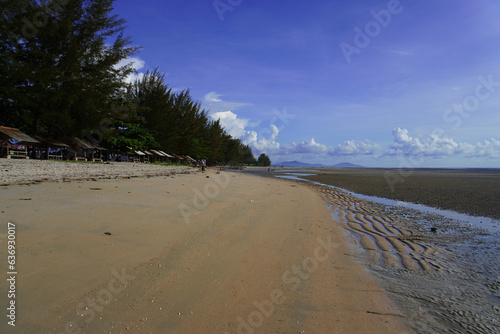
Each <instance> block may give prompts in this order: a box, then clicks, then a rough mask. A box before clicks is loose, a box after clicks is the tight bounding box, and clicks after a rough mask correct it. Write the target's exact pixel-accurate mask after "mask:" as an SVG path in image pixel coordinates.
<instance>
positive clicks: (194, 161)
mask: <svg viewBox="0 0 500 334" xmlns="http://www.w3.org/2000/svg"><path fill="white" fill-rule="evenodd" d="M186 160H187V162H188V164H189V165H190V166H196V160H194V159H193V158H191V157H190V156H189V155H186Z"/></svg>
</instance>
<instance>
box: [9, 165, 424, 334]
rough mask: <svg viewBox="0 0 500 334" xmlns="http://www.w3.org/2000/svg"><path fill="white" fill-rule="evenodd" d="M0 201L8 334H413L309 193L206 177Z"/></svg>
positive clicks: (83, 185) (85, 184) (126, 182)
mask: <svg viewBox="0 0 500 334" xmlns="http://www.w3.org/2000/svg"><path fill="white" fill-rule="evenodd" d="M207 176H208V178H207ZM0 198H1V203H2V208H1V210H2V213H1V216H2V222H3V223H2V226H3V227H2V229H1V230H0V240H1V242H0V245H2V246H1V248H0V258H1V259H3V260H2V267H1V269H2V271H3V272H4V273H6V272H7V268H6V264H5V263H6V259H7V247H6V241H7V222H11V223H14V224H15V226H16V227H15V228H16V242H17V244H16V247H17V253H16V259H17V267H16V270H17V276H16V297H15V301H16V307H17V308H16V327H15V328H13V327H11V326H9V325H7V321H6V320H5V315H2V318H3V320H2V321H1V322H0V332H1V333H411V332H412V330H411V329H410V327H409V325H408V323H407V320H408V319H406V317H405V316H404V315H403V314H402V313H401V312H400V311H399V310H398V308H397V307H396V306H395V304H394V303H393V302H392V301H391V300H390V299H389V298H388V296H387V293H386V291H385V290H384V289H383V288H382V287H381V285H379V284H378V283H377V281H376V280H375V279H374V278H372V277H371V276H370V275H369V274H368V273H367V272H366V270H365V267H363V265H362V264H361V262H359V261H357V260H356V259H357V255H356V254H355V252H353V249H352V247H351V246H350V245H349V243H348V242H347V241H346V237H345V235H344V230H343V228H342V226H341V223H340V222H338V221H336V220H335V219H334V217H333V216H332V211H330V209H329V208H328V206H327V205H326V203H325V202H324V201H323V200H322V198H321V196H320V194H319V193H318V192H317V191H315V190H314V189H312V188H311V187H307V186H304V185H300V184H293V183H290V182H286V181H281V180H273V179H268V178H260V177H257V176H249V175H244V174H238V173H231V172H226V171H223V172H221V174H216V171H215V170H209V171H208V172H207V173H206V174H202V173H200V172H198V171H196V172H195V173H193V174H190V175H187V174H177V175H173V174H170V175H169V176H157V177H150V178H133V179H114V180H109V179H108V180H107V179H102V180H100V179H96V180H95V181H86V180H85V181H72V182H43V183H39V184H36V185H31V186H27V185H10V186H4V187H0ZM362 218H363V217H359V220H353V223H355V224H358V227H356V226H353V228H359V227H360V226H362V224H365V223H364V222H363V220H362ZM354 219H357V218H354ZM367 219H369V218H367ZM360 224H361V225H360ZM370 226H371V227H370V228H373V229H380V228H382V229H384V228H388V227H387V226H386V227H384V222H383V221H382V222H380V221H376V222H371V225H370ZM363 233H371V234H372V235H376V234H377V231H376V230H374V231H372V230H365V231H364V232H363ZM401 233H402V234H404V233H403V232H401ZM378 247H380V248H383V247H393V246H391V245H387V244H385V245H384V244H379V245H378ZM394 247H395V248H394V251H393V252H394V254H396V253H397V252H398V248H397V247H398V246H397V245H394ZM416 247H417V246H416ZM417 252H418V254H419V256H420V257H424V254H425V250H424V249H420V248H418V249H417ZM409 261H410V262H411V261H413V262H411V265H412V266H418V265H419V264H418V263H419V262H418V258H417V259H414V258H412V259H410V260H409ZM8 290H9V286H8V284H7V281H6V280H2V281H1V282H0V299H1V300H2V304H3V305H7V302H8V301H7V295H8ZM3 309H4V311H3V312H4V313H6V312H7V311H6V310H5V308H3Z"/></svg>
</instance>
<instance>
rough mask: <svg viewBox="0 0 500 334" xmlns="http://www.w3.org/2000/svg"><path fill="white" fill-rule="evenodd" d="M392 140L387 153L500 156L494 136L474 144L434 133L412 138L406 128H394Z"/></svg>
mask: <svg viewBox="0 0 500 334" xmlns="http://www.w3.org/2000/svg"><path fill="white" fill-rule="evenodd" d="M392 134H393V136H394V142H393V144H392V145H391V146H390V147H389V151H388V152H387V154H388V155H395V154H404V155H413V156H424V157H444V156H452V155H455V156H464V157H487V158H499V157H500V141H499V140H496V139H494V138H491V139H489V140H484V141H483V142H478V143H476V144H469V143H461V142H456V141H455V140H454V139H453V138H449V137H440V136H438V135H435V134H431V135H429V136H428V137H427V138H424V139H420V138H413V137H411V136H410V135H409V133H408V130H407V129H400V128H396V129H394V130H393V131H392Z"/></svg>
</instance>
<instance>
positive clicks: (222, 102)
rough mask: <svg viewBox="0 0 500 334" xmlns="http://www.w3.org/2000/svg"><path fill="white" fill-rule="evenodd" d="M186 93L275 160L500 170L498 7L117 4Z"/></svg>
mask: <svg viewBox="0 0 500 334" xmlns="http://www.w3.org/2000/svg"><path fill="white" fill-rule="evenodd" d="M114 7H115V13H116V14H118V15H119V16H121V17H122V18H124V19H126V20H127V21H128V23H127V27H128V28H127V30H126V34H127V35H129V36H131V38H132V40H133V42H134V45H138V46H142V47H143V49H142V51H141V52H140V53H139V54H138V55H137V56H136V58H134V59H133V60H134V61H135V65H136V68H137V75H140V73H144V72H145V71H146V70H147V69H153V68H155V67H157V66H159V69H160V71H161V72H164V73H166V81H167V84H168V85H169V86H170V87H172V88H174V89H186V88H190V89H191V93H192V95H193V97H194V98H195V99H197V100H199V101H200V102H201V103H202V104H203V106H204V107H205V108H206V109H207V110H210V115H211V116H212V117H214V118H219V119H221V122H222V123H223V125H224V126H225V127H226V130H227V131H228V132H229V133H230V134H232V135H233V136H235V137H239V138H241V139H242V140H243V141H244V142H245V143H247V144H249V145H250V146H251V147H252V148H253V151H254V154H255V155H258V154H260V153H261V152H265V153H266V154H268V155H269V156H270V157H271V160H272V161H273V162H281V161H287V160H300V161H304V162H309V163H322V164H327V165H329V164H336V163H339V162H345V161H348V162H352V163H357V164H362V165H365V166H370V167H398V166H401V167H500V130H499V129H500V43H499V42H500V20H498V17H500V3H499V2H498V1H493V0H491V1H490V0H478V1H467V0H455V1H451V0H442V1H432V0H402V1H396V0H390V1H375V0H371V1H369V0H353V1H333V0H330V1H323V0H317V1H294V2H291V1H282V0H275V1H268V0H267V1H264V0H262V1H261V0H255V1H250V0H216V1H214V0H191V1H180V0H169V1H163V0H144V1H131V0H126V1H125V0H118V1H116V2H115V5H114Z"/></svg>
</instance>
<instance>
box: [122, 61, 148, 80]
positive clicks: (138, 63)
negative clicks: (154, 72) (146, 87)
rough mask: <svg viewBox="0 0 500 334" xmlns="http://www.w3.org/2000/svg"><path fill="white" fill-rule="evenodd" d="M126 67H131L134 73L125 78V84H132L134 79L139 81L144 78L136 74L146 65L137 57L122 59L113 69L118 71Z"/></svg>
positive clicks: (142, 75)
mask: <svg viewBox="0 0 500 334" xmlns="http://www.w3.org/2000/svg"><path fill="white" fill-rule="evenodd" d="M127 65H131V66H132V68H133V69H134V72H132V73H131V74H129V75H128V76H127V77H126V78H125V82H127V83H132V82H134V81H135V80H136V79H139V80H140V79H141V78H142V77H144V73H138V72H137V71H139V70H141V69H143V68H144V66H145V65H146V62H145V61H144V60H142V59H141V58H139V57H130V58H127V59H122V60H121V61H120V62H119V63H118V64H116V65H115V68H116V69H118V68H121V67H124V66H127Z"/></svg>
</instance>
